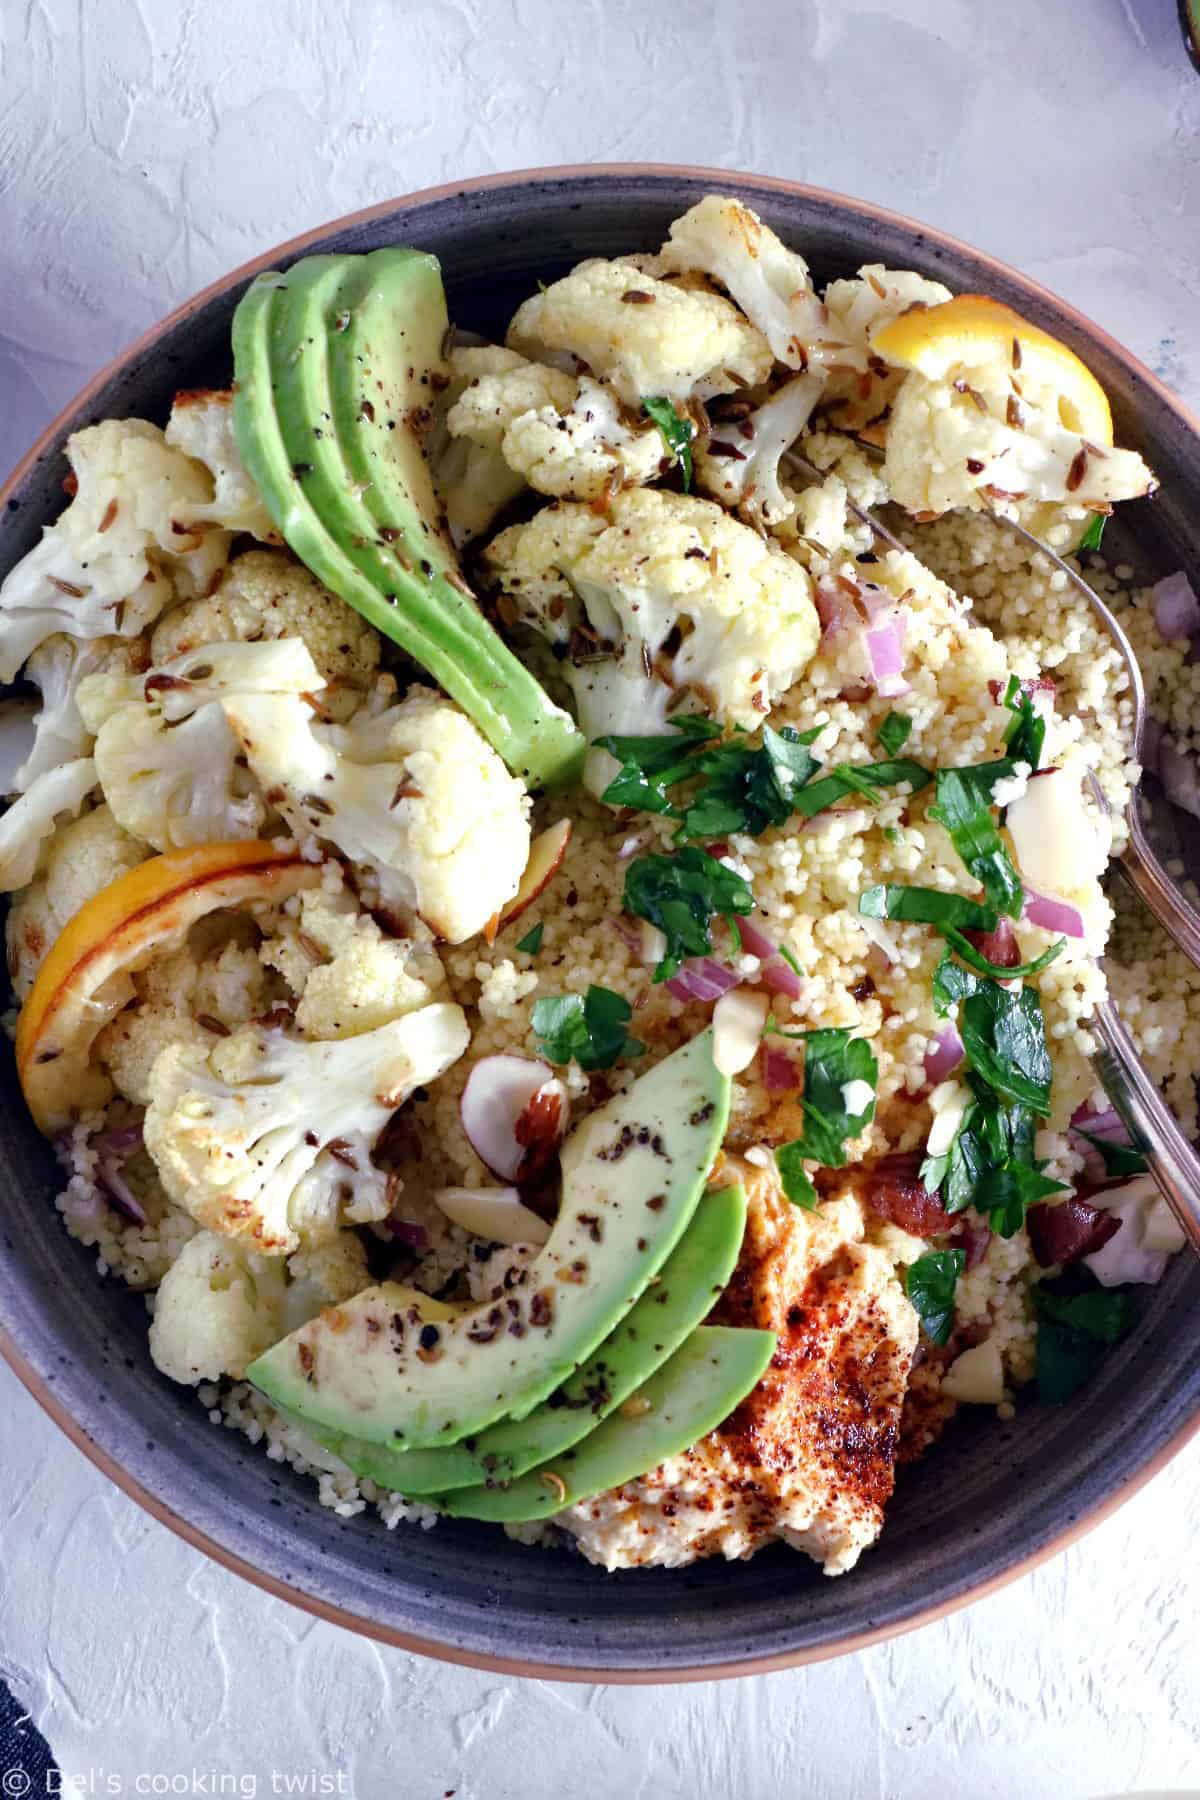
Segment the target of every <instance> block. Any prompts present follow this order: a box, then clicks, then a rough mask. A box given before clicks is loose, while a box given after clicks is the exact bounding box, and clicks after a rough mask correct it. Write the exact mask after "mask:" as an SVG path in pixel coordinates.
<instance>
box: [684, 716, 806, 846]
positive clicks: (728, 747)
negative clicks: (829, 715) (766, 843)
mask: <svg viewBox="0 0 1200 1800" xmlns="http://www.w3.org/2000/svg"><path fill="white" fill-rule="evenodd" d="M816 735H817V733H816V732H806V733H805V735H804V737H803V738H802V737H799V736H798V735H797V734H796V733H795V732H794V731H792V730H790V729H789V728H788V727H787V726H785V727H784V728H783V730H782V731H773V730H772V728H771V727H770V726H769V725H764V726H763V732H762V748H761V749H760V750H751V749H750V748H749V746H748V745H746V744H741V743H738V742H737V741H736V740H734V741H732V742H730V743H726V744H718V745H716V746H715V747H714V748H713V749H710V750H705V751H703V752H702V753H701V755H699V756H698V757H696V758H695V762H694V772H695V773H697V774H699V775H700V776H701V778H702V780H703V783H704V785H703V786H702V787H701V789H700V791H699V792H698V793H697V794H696V796H695V797H694V798H693V799H692V800H691V801H690V802H689V803H688V804H687V805H686V806H685V808H684V810H683V824H682V826H681V827H680V830H679V838H680V841H681V842H684V843H686V842H687V841H688V840H690V839H694V838H715V837H724V836H726V834H727V833H729V832H731V831H744V832H748V833H749V835H750V836H751V837H760V836H761V835H762V833H763V832H764V831H765V830H766V829H767V827H768V825H782V824H784V823H785V822H786V821H787V820H788V819H790V818H791V816H792V813H793V812H794V810H795V807H796V794H797V791H798V790H799V789H800V788H802V787H803V785H804V783H805V782H806V781H808V780H809V778H810V777H811V776H812V775H813V773H814V772H815V771H816V770H817V769H818V768H819V767H820V764H819V763H818V761H817V759H816V757H815V756H814V755H813V754H812V752H811V751H810V750H809V748H808V743H806V742H805V739H806V738H807V739H808V741H809V742H811V740H812V739H813V738H814V737H815V736H816ZM692 772H693V771H692V770H689V773H692Z"/></svg>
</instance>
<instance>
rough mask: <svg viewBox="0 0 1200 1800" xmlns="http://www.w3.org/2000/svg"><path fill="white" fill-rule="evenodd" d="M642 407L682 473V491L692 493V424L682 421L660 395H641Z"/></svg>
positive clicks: (688, 421) (686, 420) (666, 400)
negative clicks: (659, 432) (660, 433)
mask: <svg viewBox="0 0 1200 1800" xmlns="http://www.w3.org/2000/svg"><path fill="white" fill-rule="evenodd" d="M642 407H643V409H644V411H645V413H646V417H647V418H648V419H652V420H653V422H654V423H655V424H656V425H657V426H658V429H659V430H660V431H661V432H662V440H663V443H664V444H665V445H666V446H667V449H668V450H669V451H670V453H671V455H672V456H673V457H674V459H675V461H676V462H677V463H678V464H679V467H680V469H681V470H682V471H683V491H684V493H685V494H690V493H691V491H692V422H691V420H690V419H683V418H681V417H680V416H679V414H678V413H677V412H676V410H675V408H674V407H673V406H672V404H671V402H670V401H669V400H668V399H666V398H665V396H663V395H661V394H643V395H642Z"/></svg>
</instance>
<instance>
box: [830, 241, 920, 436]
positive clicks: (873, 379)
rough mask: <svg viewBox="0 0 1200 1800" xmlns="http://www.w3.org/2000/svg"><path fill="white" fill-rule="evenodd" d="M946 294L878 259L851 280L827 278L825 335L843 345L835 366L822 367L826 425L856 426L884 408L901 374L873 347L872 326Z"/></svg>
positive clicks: (912, 272)
mask: <svg viewBox="0 0 1200 1800" xmlns="http://www.w3.org/2000/svg"><path fill="white" fill-rule="evenodd" d="M950 298H951V294H950V289H949V288H947V287H943V286H942V284H941V282H940V281H929V280H927V279H926V277H925V276H924V275H918V274H917V273H916V272H915V270H913V269H889V268H887V267H886V266H885V265H884V264H883V263H865V264H864V265H863V267H862V268H861V269H860V270H859V271H858V274H857V275H856V276H854V277H853V278H852V279H850V280H845V281H831V282H830V283H829V286H828V287H827V288H826V289H825V306H826V310H827V312H828V314H829V328H828V329H829V336H830V338H831V340H841V341H842V342H843V343H844V344H845V345H846V352H845V354H844V356H843V357H841V358H839V360H838V363H837V365H836V366H835V367H833V368H827V369H826V370H825V374H826V384H825V394H824V398H823V402H822V406H823V411H824V413H825V415H826V417H827V418H828V419H829V421H830V423H831V424H833V425H836V426H837V428H838V429H839V430H840V431H859V430H861V429H862V428H863V427H864V426H866V425H869V424H870V423H871V422H872V421H874V420H876V419H878V418H879V417H880V416H881V415H882V414H883V413H884V412H886V411H887V408H888V407H889V406H890V405H891V403H892V401H893V400H894V399H895V397H896V392H897V390H898V388H899V386H900V383H901V382H902V381H903V379H904V371H903V370H902V369H898V368H896V367H895V366H894V365H892V364H889V363H887V362H885V361H884V360H883V359H882V358H881V357H880V356H878V355H877V354H876V353H875V352H874V350H873V349H872V346H871V333H872V331H873V330H875V329H876V328H877V327H878V326H880V325H883V324H886V322H887V321H888V320H889V319H895V318H898V317H899V315H900V314H901V313H904V312H908V311H910V310H911V309H912V308H913V307H922V306H940V305H941V303H942V301H943V300H949V299H950Z"/></svg>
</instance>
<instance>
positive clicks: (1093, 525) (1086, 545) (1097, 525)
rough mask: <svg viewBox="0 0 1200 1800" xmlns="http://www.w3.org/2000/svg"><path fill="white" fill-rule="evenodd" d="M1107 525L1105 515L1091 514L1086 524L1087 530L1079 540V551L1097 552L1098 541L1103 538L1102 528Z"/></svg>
mask: <svg viewBox="0 0 1200 1800" xmlns="http://www.w3.org/2000/svg"><path fill="white" fill-rule="evenodd" d="M1107 524H1108V514H1107V513H1093V514H1092V516H1091V518H1090V519H1089V520H1088V522H1087V530H1086V531H1085V532H1084V534H1083V536H1082V537H1081V538H1080V540H1079V548H1080V549H1081V550H1098V549H1099V548H1100V540H1101V538H1102V537H1103V536H1104V527H1105V526H1106V525H1107Z"/></svg>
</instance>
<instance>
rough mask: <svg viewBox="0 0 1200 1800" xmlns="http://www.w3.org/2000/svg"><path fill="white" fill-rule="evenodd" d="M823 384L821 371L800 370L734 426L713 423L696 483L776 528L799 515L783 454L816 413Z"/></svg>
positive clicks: (751, 517)
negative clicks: (785, 477)
mask: <svg viewBox="0 0 1200 1800" xmlns="http://www.w3.org/2000/svg"><path fill="white" fill-rule="evenodd" d="M823 386H824V383H823V380H822V378H821V376H820V375H797V376H796V378H795V380H794V381H789V382H787V383H786V384H785V386H783V387H781V388H779V389H778V390H777V391H776V392H775V393H774V394H772V395H771V397H770V399H768V400H765V401H764V402H763V404H762V405H761V406H759V407H757V408H755V410H754V411H753V412H751V413H749V414H748V416H746V417H745V418H743V419H741V420H739V421H738V423H737V426H736V429H730V428H727V427H726V426H725V425H724V424H716V423H714V426H713V431H714V434H715V435H714V436H712V437H709V438H707V439H706V440H705V441H704V442H703V444H702V445H701V446H700V447H699V449H698V450H697V451H696V453H695V466H696V482H697V485H698V486H699V487H701V488H702V489H703V490H704V492H705V493H706V494H711V495H712V496H713V498H714V499H716V500H719V501H720V502H721V504H722V505H723V506H727V507H729V508H730V510H731V511H737V512H740V513H742V514H743V516H744V517H745V518H746V519H748V520H749V521H751V522H752V523H753V522H756V521H757V522H758V523H761V524H762V525H763V526H765V527H767V528H768V529H769V530H778V529H779V527H780V526H782V525H785V524H786V523H787V521H788V520H789V519H791V518H793V517H794V516H795V512H796V496H795V494H794V493H793V492H792V491H791V489H790V488H788V487H785V485H784V480H783V473H782V471H781V470H780V467H779V464H780V459H781V458H782V457H783V455H784V452H785V451H787V450H789V449H790V448H791V446H792V445H793V444H794V443H795V441H796V439H797V438H798V437H799V436H800V434H801V432H802V431H804V430H805V429H806V427H807V425H808V422H809V420H810V419H811V418H812V414H813V408H814V407H815V406H816V404H817V401H818V400H819V399H820V398H821V392H822V388H823Z"/></svg>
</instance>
